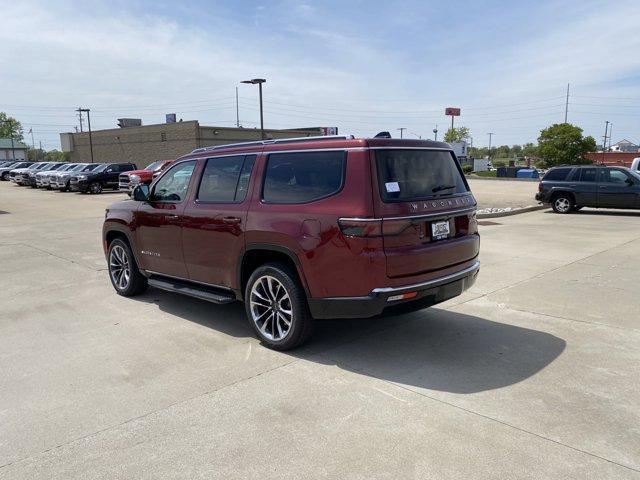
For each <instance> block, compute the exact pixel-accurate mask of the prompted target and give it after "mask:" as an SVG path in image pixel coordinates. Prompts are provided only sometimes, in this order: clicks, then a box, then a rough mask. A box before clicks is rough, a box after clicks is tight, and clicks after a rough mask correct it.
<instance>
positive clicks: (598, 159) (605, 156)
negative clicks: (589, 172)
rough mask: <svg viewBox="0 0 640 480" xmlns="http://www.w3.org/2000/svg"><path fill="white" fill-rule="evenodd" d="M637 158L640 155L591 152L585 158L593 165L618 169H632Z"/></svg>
mask: <svg viewBox="0 0 640 480" xmlns="http://www.w3.org/2000/svg"><path fill="white" fill-rule="evenodd" d="M636 157H640V153H623V152H604V153H603V152H589V153H587V154H585V158H587V159H589V160H591V161H592V162H593V163H597V164H602V165H610V166H618V167H630V166H631V163H632V162H633V159H634V158H636Z"/></svg>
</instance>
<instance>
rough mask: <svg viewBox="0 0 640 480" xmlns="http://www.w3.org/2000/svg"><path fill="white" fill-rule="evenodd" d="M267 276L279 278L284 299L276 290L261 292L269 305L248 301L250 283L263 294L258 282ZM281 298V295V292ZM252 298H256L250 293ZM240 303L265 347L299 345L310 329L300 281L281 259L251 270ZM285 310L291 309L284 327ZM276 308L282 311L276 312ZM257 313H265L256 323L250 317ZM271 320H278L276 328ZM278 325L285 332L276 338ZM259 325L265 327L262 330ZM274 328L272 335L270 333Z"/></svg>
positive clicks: (307, 336)
mask: <svg viewBox="0 0 640 480" xmlns="http://www.w3.org/2000/svg"><path fill="white" fill-rule="evenodd" d="M268 278H272V279H275V280H277V282H279V284H280V286H281V287H283V288H284V292H285V295H286V296H287V297H288V300H283V301H282V303H280V302H278V301H277V297H278V292H280V293H281V292H282V291H281V290H276V295H269V294H268V293H267V295H265V296H268V297H269V298H268V299H267V298H265V299H264V301H265V302H266V303H268V302H270V301H271V305H272V306H271V307H264V306H263V305H261V304H257V305H256V304H255V303H254V302H252V294H253V292H254V287H255V288H256V293H257V292H261V294H264V293H265V291H264V289H262V285H263V283H264V282H265V281H268V280H267V279H268ZM274 283H276V282H274ZM274 296H275V297H276V301H275V304H276V305H275V306H274V301H273V300H272V299H273V297H274ZM281 298H283V299H284V295H283V297H281ZM253 299H256V298H255V297H253ZM259 301H260V300H259ZM244 304H245V310H246V312H247V319H248V321H249V323H250V324H251V326H252V327H253V329H254V331H255V332H256V336H257V337H258V338H259V339H260V340H261V341H262V343H263V344H264V345H265V346H267V347H269V348H272V349H274V350H281V351H283V350H291V349H293V348H296V347H298V346H300V345H302V343H304V342H305V341H306V340H307V339H308V338H309V336H310V335H311V334H312V333H313V328H314V323H315V321H314V319H313V317H312V316H311V313H310V312H309V306H308V305H307V298H306V295H305V292H304V289H303V288H302V285H301V284H300V281H299V279H298V275H297V274H296V272H295V271H292V270H291V268H290V267H288V266H287V265H284V264H282V263H266V264H264V265H261V266H260V267H258V268H257V269H256V270H255V271H254V272H253V273H252V274H251V277H250V278H249V281H248V282H247V286H246V288H245V296H244ZM287 311H289V312H291V315H290V317H289V318H290V325H289V327H288V329H287V328H286V323H285V322H286V319H285V315H287V316H288V314H286V313H285V312H287ZM280 312H283V313H282V314H280ZM258 315H265V317H264V318H266V320H264V322H263V323H262V325H260V326H259V323H260V319H258V320H254V318H256V316H258ZM274 319H275V320H274ZM274 321H275V322H277V323H278V328H276V326H275V324H274ZM268 322H270V323H268ZM281 326H283V327H285V329H286V330H287V333H286V334H284V335H282V336H281V338H277V337H278V332H279V333H282V331H281V328H280V327H281ZM261 327H265V328H264V330H263V329H262V328H261ZM274 332H275V335H274V334H273V333H274Z"/></svg>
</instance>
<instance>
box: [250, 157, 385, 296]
mask: <svg viewBox="0 0 640 480" xmlns="http://www.w3.org/2000/svg"><path fill="white" fill-rule="evenodd" d="M267 154H268V152H265V154H263V155H261V156H260V157H259V158H258V162H257V169H256V176H257V179H258V181H257V182H255V183H254V188H253V191H252V201H251V206H250V208H249V212H248V215H247V225H246V245H247V248H251V245H252V244H262V245H264V244H267V245H268V244H272V245H276V246H280V247H284V248H286V249H287V250H289V251H290V252H292V253H293V254H294V255H295V256H296V257H297V259H298V261H299V265H300V267H301V269H302V271H303V275H304V279H303V281H306V286H307V288H308V291H309V293H310V295H311V296H312V297H331V296H353V295H361V294H362V293H363V292H368V291H370V290H371V288H372V287H371V288H370V285H373V284H374V283H375V282H376V280H375V268H372V267H374V266H375V265H374V264H375V263H376V261H380V260H383V259H380V258H376V257H379V255H380V253H376V252H379V249H369V248H368V247H367V241H366V240H364V241H363V240H360V241H357V242H351V241H347V239H345V237H344V236H343V235H342V233H341V232H340V229H339V227H338V218H340V217H347V216H352V217H367V216H371V215H372V214H373V206H372V196H371V186H370V185H371V179H370V164H369V158H368V154H367V153H366V151H364V149H354V150H349V151H348V154H347V162H346V172H345V178H344V182H343V187H342V189H341V190H340V191H339V192H338V193H336V194H335V195H333V196H330V197H327V198H324V199H320V200H317V201H313V202H309V203H305V204H273V203H266V202H263V201H262V179H263V176H264V170H265V165H266V156H267ZM378 270H379V271H380V273H382V274H383V275H384V263H381V264H380V265H379V268H378Z"/></svg>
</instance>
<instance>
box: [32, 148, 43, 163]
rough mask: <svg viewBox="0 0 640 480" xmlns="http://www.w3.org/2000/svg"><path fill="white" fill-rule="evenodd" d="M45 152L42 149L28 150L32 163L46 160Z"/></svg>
mask: <svg viewBox="0 0 640 480" xmlns="http://www.w3.org/2000/svg"><path fill="white" fill-rule="evenodd" d="M46 153H47V152H45V151H44V150H42V149H40V148H30V149H29V150H27V158H28V159H29V161H30V162H40V161H42V159H43V158H44V156H45V154H46Z"/></svg>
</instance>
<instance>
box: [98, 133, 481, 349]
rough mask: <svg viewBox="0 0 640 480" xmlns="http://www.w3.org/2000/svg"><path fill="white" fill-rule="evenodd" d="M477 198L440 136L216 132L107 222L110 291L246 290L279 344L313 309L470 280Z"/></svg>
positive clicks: (228, 295) (364, 307)
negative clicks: (217, 136)
mask: <svg viewBox="0 0 640 480" xmlns="http://www.w3.org/2000/svg"><path fill="white" fill-rule="evenodd" d="M475 210H476V201H475V199H474V197H473V195H472V194H471V192H470V191H469V186H468V184H467V182H466V180H465V178H464V176H463V175H462V171H461V169H460V166H459V165H458V162H457V161H456V158H455V156H454V154H453V152H452V151H451V149H450V147H449V146H448V145H447V144H445V143H439V142H432V141H417V140H392V139H383V138H374V139H357V138H353V137H321V138H301V139H289V140H266V141H262V142H252V143H243V144H235V145H224V146H217V147H210V148H201V149H197V150H194V151H193V152H191V153H190V154H188V155H185V156H183V157H181V158H179V159H177V160H176V161H175V162H174V163H173V164H172V165H171V166H170V167H169V168H167V169H166V170H165V171H164V172H163V173H162V175H161V176H160V177H159V178H158V179H157V180H156V181H154V182H153V183H152V184H151V186H147V185H140V186H138V187H136V188H135V189H134V191H133V199H132V200H125V201H122V202H118V203H115V204H113V205H111V206H110V207H109V208H108V209H107V212H106V218H105V222H104V228H103V241H104V250H105V254H106V256H107V260H108V264H109V276H110V278H111V282H112V283H113V286H114V287H115V289H116V291H117V292H118V293H119V294H120V295H124V296H131V295H136V294H140V293H142V292H143V291H144V290H145V289H146V287H147V285H152V286H154V287H157V288H161V289H164V290H169V291H172V292H178V293H183V294H186V295H190V296H193V297H196V298H200V299H204V300H209V301H212V302H215V303H227V302H231V301H235V300H242V301H244V303H245V306H246V311H247V316H248V317H249V320H250V323H251V325H252V326H253V328H254V329H255V331H256V334H257V335H258V337H259V338H260V339H261V340H262V341H263V342H264V343H265V344H267V345H268V346H270V347H272V348H275V349H279V350H285V349H289V348H293V347H295V346H297V345H299V344H300V343H301V342H303V341H304V340H305V339H306V338H307V337H308V336H309V334H310V333H311V331H312V328H313V322H314V319H320V318H345V317H372V316H375V315H379V314H382V313H383V312H384V313H388V312H391V311H394V310H398V309H396V308H395V307H398V306H400V307H401V309H402V310H403V311H404V310H406V309H418V308H425V307H427V306H430V305H434V304H436V303H439V302H442V301H444V300H447V299H449V298H452V297H455V296H457V295H459V294H460V293H462V292H463V291H464V290H465V289H467V288H469V287H470V286H471V285H472V284H473V283H474V281H475V279H476V276H477V274H478V270H479V267H480V264H479V262H478V251H479V246H480V238H479V236H478V228H477V222H476V218H475Z"/></svg>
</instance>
